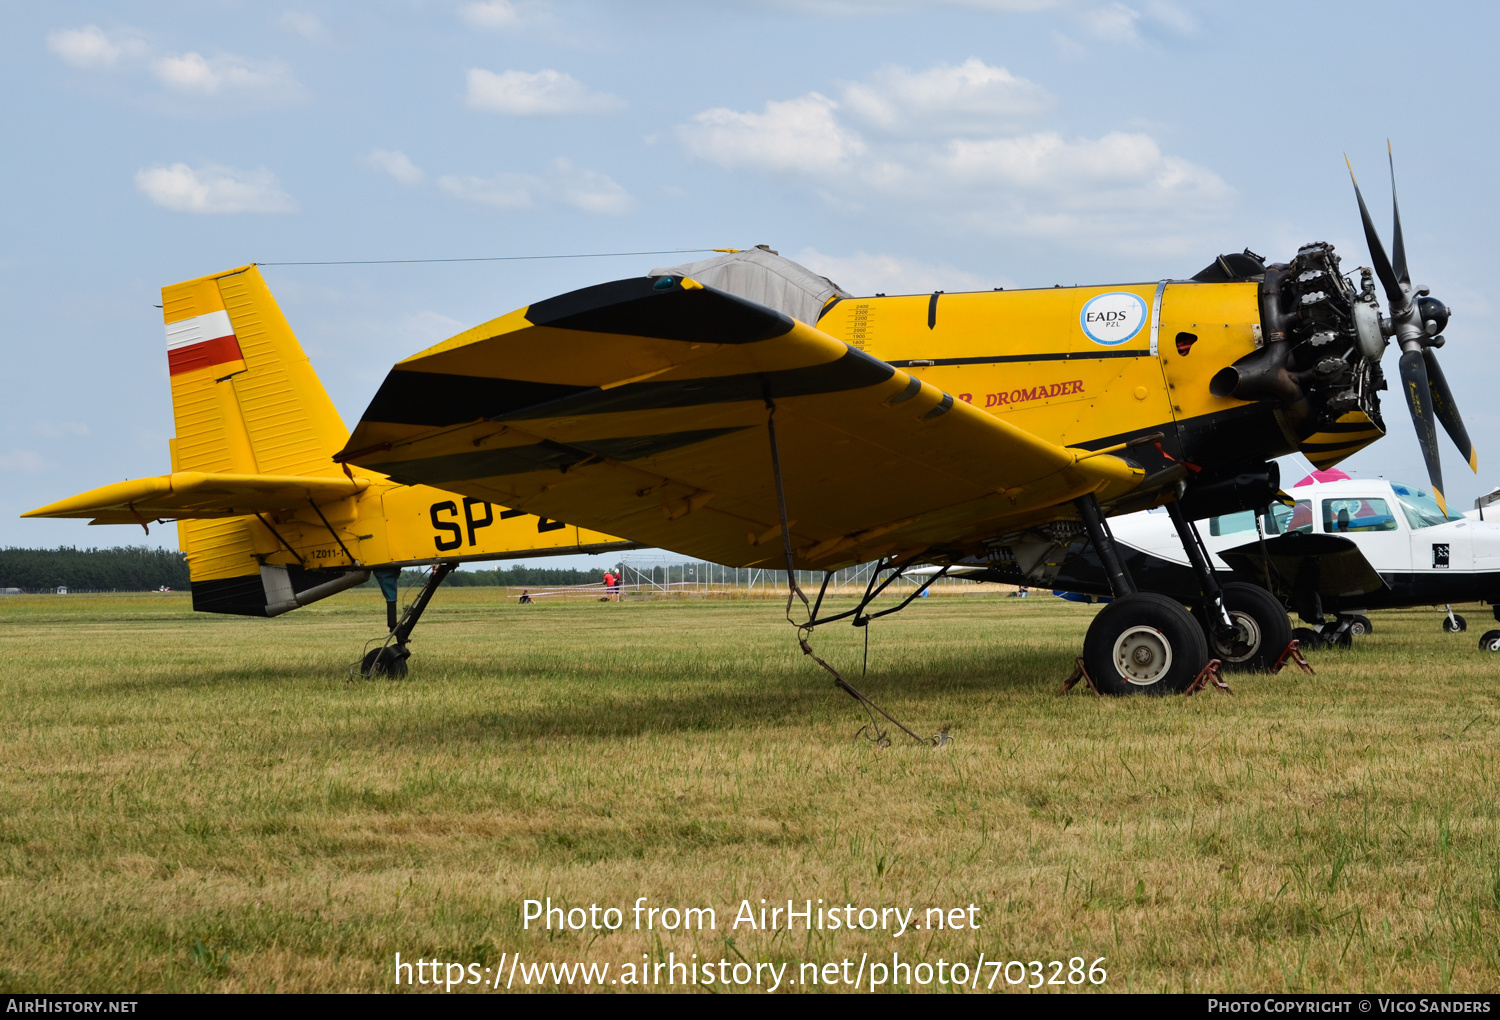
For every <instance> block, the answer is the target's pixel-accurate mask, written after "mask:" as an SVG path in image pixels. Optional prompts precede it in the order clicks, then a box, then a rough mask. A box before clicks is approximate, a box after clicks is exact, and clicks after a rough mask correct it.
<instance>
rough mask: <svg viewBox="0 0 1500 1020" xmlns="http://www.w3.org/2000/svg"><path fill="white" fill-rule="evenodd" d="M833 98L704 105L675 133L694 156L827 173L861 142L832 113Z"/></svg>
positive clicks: (815, 96) (772, 168) (862, 145)
mask: <svg viewBox="0 0 1500 1020" xmlns="http://www.w3.org/2000/svg"><path fill="white" fill-rule="evenodd" d="M838 105H839V104H838V103H836V102H834V101H833V100H832V99H829V98H828V97H827V96H824V95H820V94H819V93H817V92H809V93H808V94H807V95H805V96H802V97H800V98H798V99H788V100H785V101H783V102H774V101H773V102H768V103H766V109H765V112H764V113H738V112H736V111H734V110H730V109H728V108H726V107H722V106H721V107H715V108H714V109H712V110H704V111H703V112H702V113H700V114H697V115H696V116H694V117H693V122H692V123H691V124H684V125H683V126H681V127H679V128H678V129H677V130H678V137H679V138H681V140H682V144H683V146H684V147H685V148H686V149H687V151H688V152H689V153H690V154H691V155H694V156H697V157H698V158H699V159H705V160H708V161H709V162H710V163H717V164H719V165H720V166H724V167H751V168H754V169H759V170H770V171H776V172H790V173H829V172H835V171H838V170H841V169H844V168H845V167H847V166H848V165H849V164H850V163H851V161H852V160H853V159H854V158H855V157H857V156H860V155H863V154H864V152H865V149H866V146H865V142H864V140H863V139H862V138H860V136H859V135H858V134H857V133H856V132H854V131H851V130H849V129H848V128H845V127H843V126H841V125H840V124H839V123H838V119H837V118H836V117H835V116H834V111H835V110H837V109H838Z"/></svg>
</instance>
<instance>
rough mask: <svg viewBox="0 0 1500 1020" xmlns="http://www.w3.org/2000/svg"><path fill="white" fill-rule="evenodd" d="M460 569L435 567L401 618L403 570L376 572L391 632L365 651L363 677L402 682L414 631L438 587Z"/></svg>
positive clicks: (453, 565) (443, 565)
mask: <svg viewBox="0 0 1500 1020" xmlns="http://www.w3.org/2000/svg"><path fill="white" fill-rule="evenodd" d="M457 566H458V564H457V563H439V564H438V565H437V566H435V567H433V568H432V572H431V573H430V574H428V575H427V581H426V583H424V584H423V585H422V590H421V591H420V592H418V593H417V597H416V598H415V599H413V600H412V601H411V604H410V605H408V606H407V607H406V611H405V612H404V613H401V614H400V618H399V619H398V618H397V612H396V595H397V590H396V586H397V582H398V581H399V580H400V577H401V571H400V570H399V569H397V568H395V567H383V568H381V569H379V570H376V571H374V574H375V579H376V580H377V581H378V582H379V583H380V590H381V592H382V593H383V594H384V595H385V614H386V627H387V628H388V630H389V633H388V634H386V636H385V638H384V639H383V640H381V642H380V644H379V645H377V646H376V647H374V648H371V649H370V650H369V651H367V652H365V655H364V658H362V659H360V661H359V666H358V671H359V675H360V676H362V677H366V678H372V677H382V676H387V677H392V678H394V679H398V680H399V679H400V678H401V677H404V676H406V672H407V669H406V660H407V659H410V658H411V649H410V648H409V647H407V643H408V642H409V641H410V640H411V632H412V631H413V630H415V629H416V627H417V622H418V621H419V620H421V619H422V613H423V612H424V611H425V610H426V609H427V604H428V603H429V602H431V601H432V596H433V595H435V594H436V593H437V589H438V585H440V584H442V583H443V581H444V580H446V579H447V577H448V575H449V574H451V573H452V572H453V570H454V568H456V567H457Z"/></svg>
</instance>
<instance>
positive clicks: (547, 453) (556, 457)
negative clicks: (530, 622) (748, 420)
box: [377, 426, 743, 485]
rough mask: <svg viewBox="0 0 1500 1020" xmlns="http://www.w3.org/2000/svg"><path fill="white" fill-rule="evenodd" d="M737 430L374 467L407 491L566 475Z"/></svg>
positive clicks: (544, 445)
mask: <svg viewBox="0 0 1500 1020" xmlns="http://www.w3.org/2000/svg"><path fill="white" fill-rule="evenodd" d="M742 428H743V427H742V426H735V427H733V428H723V429H694V430H692V431H688V432H667V433H663V434H661V435H654V436H621V437H618V438H611V439H586V440H578V441H576V442H572V443H557V442H553V441H552V440H550V439H544V440H542V441H541V442H540V443H534V444H532V445H529V446H508V447H502V448H500V449H497V450H475V451H473V452H472V453H471V452H469V451H465V452H463V453H450V454H445V455H443V456H441V457H420V458H416V459H413V460H398V461H387V462H384V463H381V464H379V465H377V467H378V468H379V470H380V471H381V472H383V473H384V474H387V475H390V476H391V477H392V478H394V479H396V481H398V482H404V483H406V484H408V485H416V484H420V485H440V484H442V483H444V482H457V481H465V480H469V479H474V478H495V477H499V476H502V475H520V474H525V473H526V472H528V471H546V470H553V471H556V470H566V469H568V468H571V467H573V466H574V465H575V464H579V463H582V462H583V461H585V460H588V459H590V458H592V457H602V458H604V459H606V460H616V461H631V460H640V459H641V458H642V457H652V456H655V455H657V454H660V453H666V452H667V451H669V450H676V449H680V448H682V447H684V446H691V445H693V444H694V443H702V442H706V441H707V440H710V439H717V438H718V437H719V436H724V435H728V434H729V433H731V432H739V431H741V429H742Z"/></svg>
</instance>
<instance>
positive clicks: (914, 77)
mask: <svg viewBox="0 0 1500 1020" xmlns="http://www.w3.org/2000/svg"><path fill="white" fill-rule="evenodd" d="M843 105H844V106H845V107H846V108H847V109H848V110H849V111H850V112H851V113H853V114H856V115H857V116H859V117H861V118H863V119H864V120H865V121H867V122H869V123H870V124H873V125H874V126H876V127H879V128H881V129H883V130H886V131H922V132H941V131H962V132H972V131H986V130H990V131H993V130H995V129H996V128H997V127H1000V126H1003V125H1007V124H1010V123H1013V122H1015V121H1017V120H1019V119H1022V118H1026V117H1031V116H1034V115H1036V114H1038V113H1043V112H1045V111H1047V110H1050V109H1051V108H1052V107H1053V106H1055V105H1056V100H1055V99H1053V97H1052V96H1051V95H1050V94H1049V93H1048V92H1047V90H1046V89H1044V88H1042V87H1041V86H1040V85H1037V84H1035V83H1034V82H1030V81H1027V80H1026V79H1025V78H1018V77H1016V76H1015V75H1013V74H1011V73H1010V72H1009V71H1007V70H1006V69H1005V68H1003V67H992V66H990V65H989V64H986V63H985V62H984V61H982V60H980V59H978V58H977V57H971V58H969V59H968V60H966V61H964V62H963V63H962V64H959V65H957V66H956V67H955V66H952V65H949V64H939V65H937V66H936V67H933V68H929V69H928V70H926V71H919V72H912V71H909V70H907V69H906V68H904V67H885V68H882V69H880V70H879V71H876V72H875V73H874V74H873V75H871V76H870V78H869V79H868V80H867V81H863V82H852V83H849V84H847V85H845V86H844V90H843Z"/></svg>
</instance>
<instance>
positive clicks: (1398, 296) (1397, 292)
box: [1344, 156, 1411, 319]
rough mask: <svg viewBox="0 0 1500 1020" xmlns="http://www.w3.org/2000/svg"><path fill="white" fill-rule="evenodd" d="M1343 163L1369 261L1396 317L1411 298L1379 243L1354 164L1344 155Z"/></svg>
mask: <svg viewBox="0 0 1500 1020" xmlns="http://www.w3.org/2000/svg"><path fill="white" fill-rule="evenodd" d="M1344 164H1345V165H1346V166H1348V167H1349V180H1351V181H1353V182H1354V197H1355V199H1356V200H1357V201H1358V202H1359V218H1360V221H1361V222H1362V223H1364V226H1365V243H1366V244H1367V245H1369V246H1370V261H1371V262H1373V263H1375V265H1374V269H1375V275H1376V276H1378V277H1380V285H1381V286H1382V287H1384V288H1385V297H1386V300H1387V301H1389V302H1390V303H1391V318H1393V319H1394V318H1396V317H1397V316H1398V315H1399V314H1400V313H1401V312H1402V311H1405V310H1406V306H1407V305H1408V304H1410V303H1411V299H1410V298H1408V297H1407V296H1406V291H1404V290H1402V289H1401V280H1400V278H1399V277H1398V276H1397V275H1396V271H1395V270H1394V269H1392V268H1391V260H1390V259H1388V258H1386V255H1385V245H1383V244H1381V243H1380V235H1379V234H1377V233H1376V232H1375V222H1374V221H1373V220H1371V219H1370V210H1369V209H1367V208H1365V196H1364V195H1362V194H1360V192H1359V181H1358V180H1357V179H1356V178H1355V176H1354V165H1353V164H1352V163H1350V162H1349V157H1348V156H1345V157H1344ZM1401 251H1402V260H1403V262H1404V261H1405V254H1406V252H1405V249H1404V248H1403V249H1402V250H1401Z"/></svg>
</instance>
